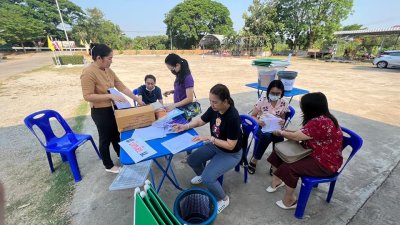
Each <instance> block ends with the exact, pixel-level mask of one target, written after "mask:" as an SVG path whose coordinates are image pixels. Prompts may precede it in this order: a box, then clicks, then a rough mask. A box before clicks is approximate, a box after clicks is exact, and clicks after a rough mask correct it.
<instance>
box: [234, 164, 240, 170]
mask: <svg viewBox="0 0 400 225" xmlns="http://www.w3.org/2000/svg"><path fill="white" fill-rule="evenodd" d="M235 171H236V172H239V171H240V163H239V164H237V165H236V166H235Z"/></svg>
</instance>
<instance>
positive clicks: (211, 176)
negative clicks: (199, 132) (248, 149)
mask: <svg viewBox="0 0 400 225" xmlns="http://www.w3.org/2000/svg"><path fill="white" fill-rule="evenodd" d="M209 98H210V104H211V106H210V107H209V108H208V110H207V111H206V112H205V113H204V114H203V115H202V116H201V117H200V118H194V119H193V120H192V121H191V122H190V123H187V124H174V126H173V129H174V130H175V131H178V132H181V131H184V130H188V129H190V128H195V127H200V126H203V125H205V124H207V123H210V132H211V135H207V136H196V137H195V138H194V139H193V141H205V142H207V143H206V144H205V145H203V146H202V147H200V148H199V149H198V150H197V151H195V152H193V153H192V154H191V155H189V158H188V164H189V165H190V167H192V169H193V170H194V172H195V173H196V175H197V176H195V177H194V178H193V179H192V180H191V181H190V182H191V183H192V184H200V183H204V184H205V185H206V186H207V188H208V190H209V191H210V192H211V193H212V194H213V195H214V196H215V197H216V199H217V200H218V213H220V212H221V211H222V210H223V209H224V208H226V207H227V206H228V205H229V197H228V195H226V194H225V192H224V190H223V189H222V186H221V184H220V183H219V182H218V181H217V179H218V177H220V176H221V175H223V174H224V173H226V172H227V171H229V170H231V169H233V168H234V167H235V166H236V165H237V164H238V163H239V161H240V159H241V157H242V143H241V142H242V140H241V139H242V130H241V127H240V124H241V120H240V116H239V113H238V111H237V110H236V108H235V106H234V102H233V99H232V98H231V96H230V93H229V90H228V88H227V87H226V86H225V85H223V84H217V85H215V86H214V87H212V88H211V90H210V96H209ZM207 161H209V163H207V166H205V164H206V162H207Z"/></svg>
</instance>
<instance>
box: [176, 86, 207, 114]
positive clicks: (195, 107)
mask: <svg viewBox="0 0 400 225" xmlns="http://www.w3.org/2000/svg"><path fill="white" fill-rule="evenodd" d="M193 94H194V102H191V103H189V104H187V105H185V106H181V107H178V109H180V110H182V111H183V113H184V114H183V116H184V117H185V119H186V120H187V121H191V120H192V119H193V118H194V117H196V116H197V115H199V114H200V113H201V105H200V103H199V102H198V101H197V97H196V94H195V93H194V91H193Z"/></svg>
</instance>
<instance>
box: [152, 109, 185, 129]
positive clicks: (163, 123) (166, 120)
mask: <svg viewBox="0 0 400 225" xmlns="http://www.w3.org/2000/svg"><path fill="white" fill-rule="evenodd" d="M181 114H183V111H182V110H179V109H174V110H172V111H170V112H168V113H167V115H166V116H164V117H162V118H160V119H158V120H156V121H154V122H153V126H156V127H164V128H165V127H167V126H168V125H169V124H171V122H172V121H173V118H175V117H177V116H179V115H181Z"/></svg>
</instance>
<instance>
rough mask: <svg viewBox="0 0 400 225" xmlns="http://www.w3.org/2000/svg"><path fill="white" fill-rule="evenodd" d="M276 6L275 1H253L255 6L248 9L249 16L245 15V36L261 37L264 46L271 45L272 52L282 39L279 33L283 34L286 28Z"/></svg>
mask: <svg viewBox="0 0 400 225" xmlns="http://www.w3.org/2000/svg"><path fill="white" fill-rule="evenodd" d="M276 4H277V1H275V0H273V1H267V2H262V1H261V0H253V4H252V5H250V6H249V8H248V13H249V14H247V13H244V14H243V19H244V21H245V22H244V28H245V35H246V36H247V35H248V36H258V37H261V39H260V40H263V43H262V44H263V45H264V46H265V45H266V44H269V45H270V46H269V48H270V49H271V50H272V51H273V50H274V48H275V44H276V43H277V42H278V41H279V40H280V39H281V38H280V37H279V33H282V29H283V28H284V24H283V23H282V22H280V21H279V18H278V11H277V7H276Z"/></svg>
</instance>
